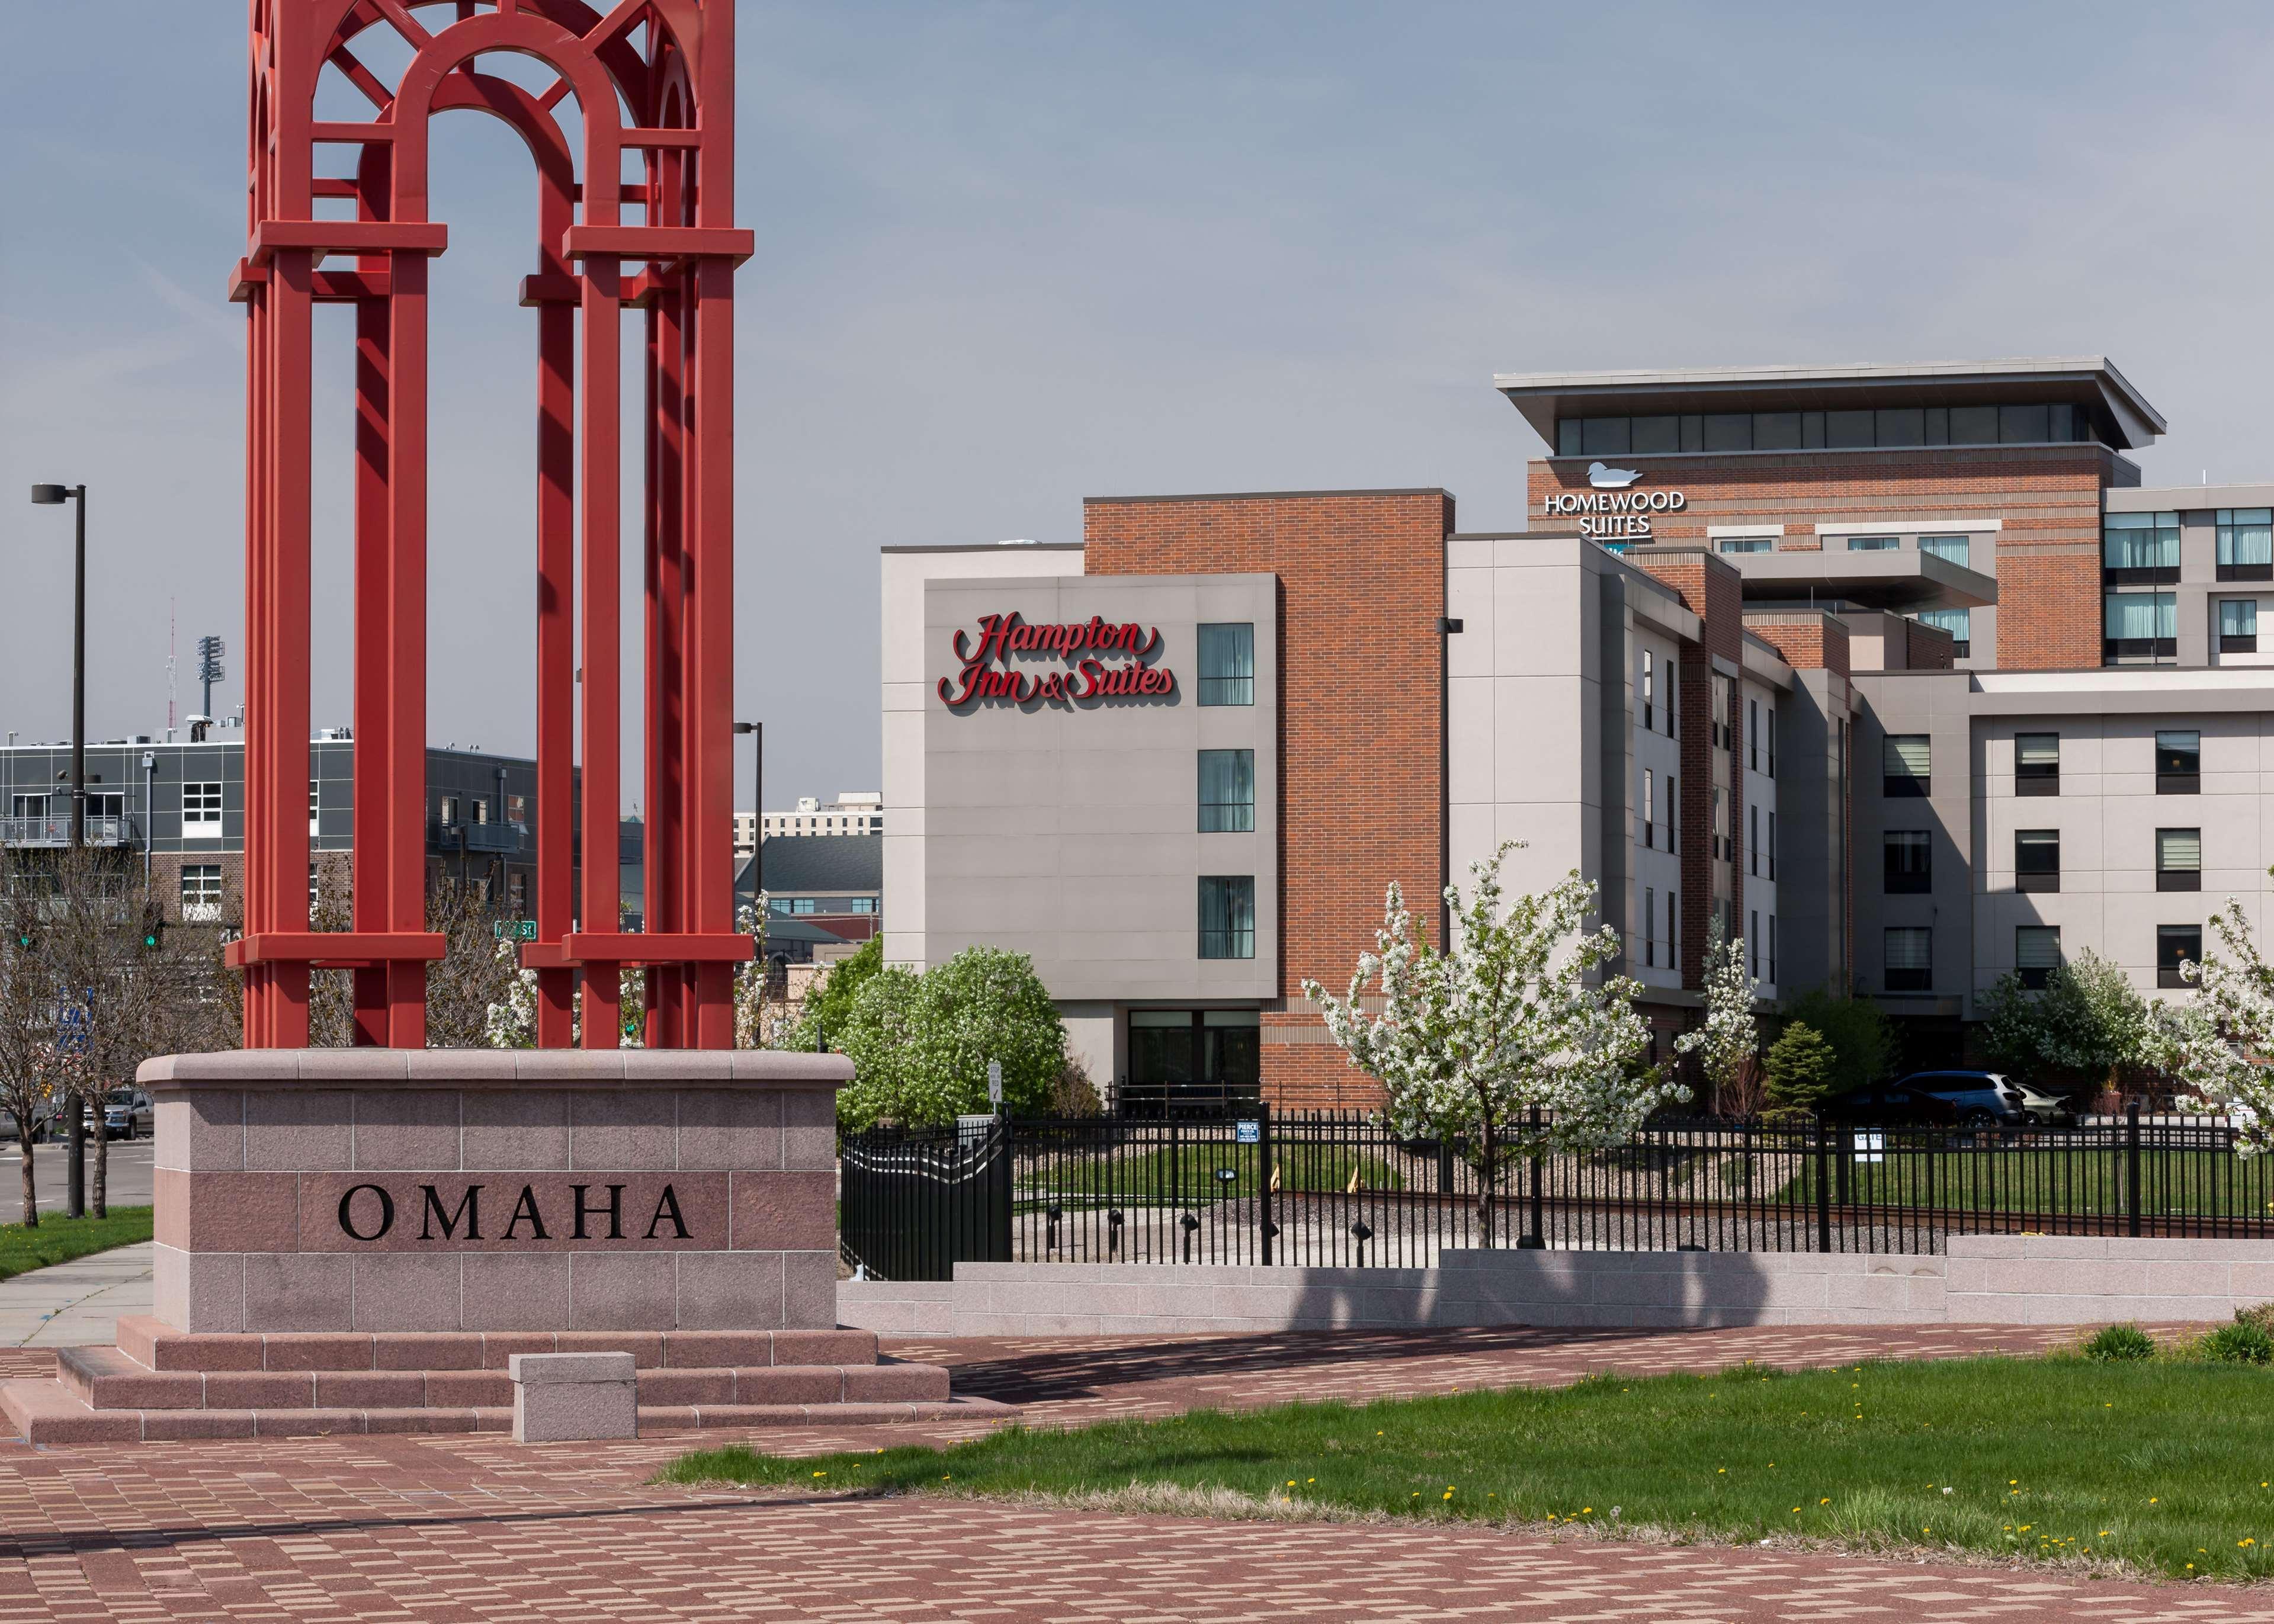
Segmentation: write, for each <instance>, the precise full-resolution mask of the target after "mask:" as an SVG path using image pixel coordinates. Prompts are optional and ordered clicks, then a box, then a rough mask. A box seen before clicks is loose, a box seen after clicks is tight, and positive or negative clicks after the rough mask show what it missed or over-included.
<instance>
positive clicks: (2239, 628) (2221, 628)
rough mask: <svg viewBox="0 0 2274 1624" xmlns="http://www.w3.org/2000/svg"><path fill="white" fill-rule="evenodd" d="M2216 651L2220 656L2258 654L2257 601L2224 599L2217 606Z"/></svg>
mask: <svg viewBox="0 0 2274 1624" xmlns="http://www.w3.org/2000/svg"><path fill="white" fill-rule="evenodd" d="M2218 651H2219V652H2220V653H2221V654H2255V653H2257V652H2258V600H2257V599H2256V598H2222V599H2220V600H2219V605H2218Z"/></svg>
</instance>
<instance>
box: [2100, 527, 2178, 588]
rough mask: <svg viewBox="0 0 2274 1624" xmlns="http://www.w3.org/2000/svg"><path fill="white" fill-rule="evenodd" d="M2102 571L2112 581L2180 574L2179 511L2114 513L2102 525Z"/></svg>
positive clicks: (2164, 578)
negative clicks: (2177, 512)
mask: <svg viewBox="0 0 2274 1624" xmlns="http://www.w3.org/2000/svg"><path fill="white" fill-rule="evenodd" d="M2100 575H2101V579H2102V580H2104V581H2106V582H2107V583H2110V584H2111V585H2120V584H2127V583H2141V582H2165V581H2177V580H2178V579H2179V578H2180V515H2178V514H2176V513H2112V514H2109V515H2106V516H2105V518H2104V519H2103V520H2102V521H2101V525H2100Z"/></svg>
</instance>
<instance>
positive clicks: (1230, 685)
mask: <svg viewBox="0 0 2274 1624" xmlns="http://www.w3.org/2000/svg"><path fill="white" fill-rule="evenodd" d="M1200 658H1201V693H1200V702H1201V703H1202V704H1204V705H1252V704H1254V703H1255V628H1254V625H1253V624H1252V623H1251V622H1248V621H1245V620H1238V621H1227V622H1224V623H1223V624H1219V625H1215V626H1202V627H1201V628H1200Z"/></svg>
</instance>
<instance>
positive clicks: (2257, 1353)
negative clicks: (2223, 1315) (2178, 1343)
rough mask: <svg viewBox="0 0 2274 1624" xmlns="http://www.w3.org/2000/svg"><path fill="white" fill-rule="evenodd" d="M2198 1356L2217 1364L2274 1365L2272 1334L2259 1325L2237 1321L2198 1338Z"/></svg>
mask: <svg viewBox="0 0 2274 1624" xmlns="http://www.w3.org/2000/svg"><path fill="white" fill-rule="evenodd" d="M2202 1355H2203V1357H2205V1358H2207V1359H2215V1360H2217V1361H2218V1363H2219V1364H2221V1365H2274V1335H2268V1334H2267V1331H2266V1327H2264V1326H2263V1325H2255V1324H2253V1323H2252V1322H2251V1321H2250V1320H2248V1319H2236V1320H2235V1322H2234V1323H2233V1325H2223V1326H2221V1327H2218V1329H2217V1330H2216V1331H2213V1332H2212V1333H2211V1334H2210V1335H2208V1336H2206V1337H2204V1338H2203V1339H2202Z"/></svg>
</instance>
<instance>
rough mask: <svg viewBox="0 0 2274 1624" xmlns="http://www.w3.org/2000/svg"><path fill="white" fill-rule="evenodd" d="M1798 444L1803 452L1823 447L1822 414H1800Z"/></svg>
mask: <svg viewBox="0 0 2274 1624" xmlns="http://www.w3.org/2000/svg"><path fill="white" fill-rule="evenodd" d="M1800 443H1801V446H1802V447H1803V449H1804V450H1809V451H1816V450H1820V449H1822V447H1823V445H1824V414H1823V413H1822V412H1820V411H1804V412H1802V413H1801V414H1800Z"/></svg>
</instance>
